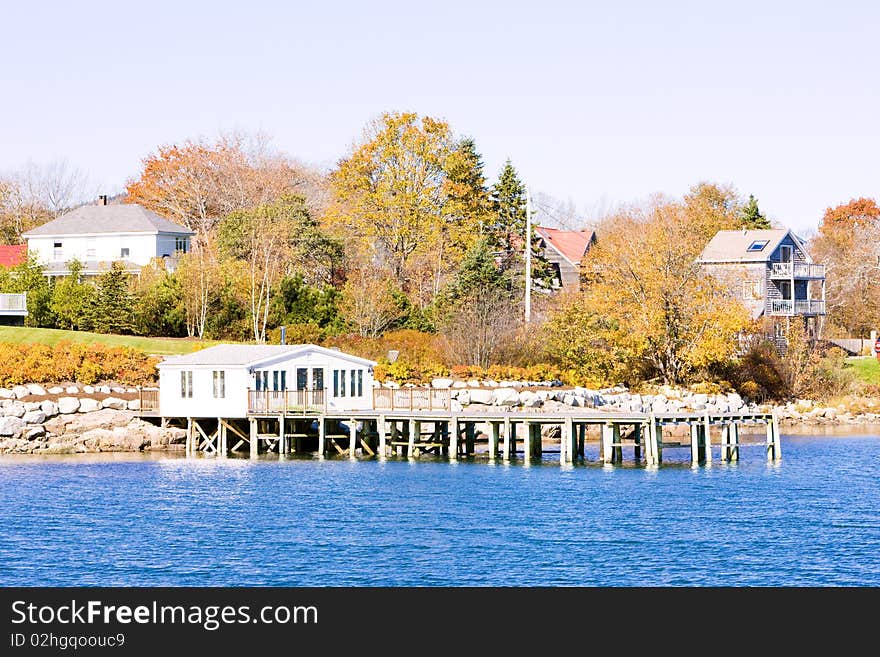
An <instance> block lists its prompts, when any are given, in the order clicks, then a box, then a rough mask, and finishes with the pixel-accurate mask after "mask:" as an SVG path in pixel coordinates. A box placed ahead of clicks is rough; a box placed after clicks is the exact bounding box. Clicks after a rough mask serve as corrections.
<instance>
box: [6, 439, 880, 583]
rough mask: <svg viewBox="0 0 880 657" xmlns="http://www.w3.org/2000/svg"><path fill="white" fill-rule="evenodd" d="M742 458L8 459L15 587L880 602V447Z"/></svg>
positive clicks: (789, 448) (819, 447)
mask: <svg viewBox="0 0 880 657" xmlns="http://www.w3.org/2000/svg"><path fill="white" fill-rule="evenodd" d="M742 451H743V456H742V460H741V461H740V462H739V463H738V464H734V465H728V464H720V463H718V460H717V459H718V454H717V450H716V455H715V458H716V461H715V463H714V465H712V466H711V467H698V468H691V467H690V466H689V465H687V464H686V463H684V459H685V458H686V456H687V453H686V451H684V450H682V451H680V452H679V454H678V455H675V454H673V452H672V451H669V452H667V453H666V454H664V457H665V458H666V459H667V463H665V464H664V465H663V466H662V467H660V468H659V469H645V468H643V467H634V466H629V467H627V466H624V467H602V466H599V465H596V464H588V465H582V466H575V467H565V468H561V467H560V466H559V464H558V462H556V461H555V459H557V458H558V456H556V455H550V454H548V455H545V457H544V461H543V462H542V463H541V464H539V465H532V466H531V467H527V466H523V465H522V464H511V465H505V464H501V463H494V464H490V463H487V462H486V461H485V460H481V461H477V462H459V463H448V462H445V461H439V460H431V459H422V460H419V461H405V460H400V461H396V460H389V461H387V462H378V461H374V460H358V461H349V460H347V459H330V460H317V459H291V460H288V461H284V462H278V460H277V458H276V459H274V460H273V459H261V460H259V461H249V460H244V459H224V460H219V459H212V458H198V459H189V460H188V459H184V458H173V457H158V458H157V457H155V456H154V457H148V456H138V455H125V456H120V455H110V456H103V455H102V456H100V457H97V458H95V457H84V456H72V457H63V458H62V457H55V458H53V459H48V458H47V459H44V458H40V457H34V456H27V457H6V458H4V459H2V460H0V584H3V585H27V586H36V585H123V586H127V585H145V586H160V585H168V586H196V585H198V586H201V585H205V586H208V585H220V586H223V585H228V586H239V585H257V586H261V585H271V586H275V585H284V586H340V585H346V586H349V585H350V586H364V585H378V586H389V585H390V586H396V585H431V586H432V585H481V586H482V585H514V586H532V585H602V586H607V585H798V586H800V585H874V586H877V585H880V559H878V554H880V472H878V466H880V438H878V437H876V436H847V437H794V436H785V437H784V438H783V454H784V459H783V461H782V462H781V463H778V464H768V463H767V461H766V460H765V459H764V452H763V449H762V448H760V447H757V448H752V449H743V450H742ZM676 458H677V459H678V460H679V462H678V463H675V462H672V463H669V462H668V461H675V459H676Z"/></svg>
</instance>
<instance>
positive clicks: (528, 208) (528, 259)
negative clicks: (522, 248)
mask: <svg viewBox="0 0 880 657" xmlns="http://www.w3.org/2000/svg"><path fill="white" fill-rule="evenodd" d="M525 306H526V324H528V323H529V322H531V321H532V197H531V195H530V194H529V188H528V187H526V303H525Z"/></svg>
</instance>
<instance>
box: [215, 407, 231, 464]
mask: <svg viewBox="0 0 880 657" xmlns="http://www.w3.org/2000/svg"><path fill="white" fill-rule="evenodd" d="M217 431H218V432H219V434H220V456H222V457H224V458H225V457H226V456H227V455H228V454H229V443H228V437H227V436H228V432H227V431H226V425H225V424H224V423H223V419H222V418H219V417H218V418H217Z"/></svg>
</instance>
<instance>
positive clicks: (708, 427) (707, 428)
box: [703, 411, 712, 465]
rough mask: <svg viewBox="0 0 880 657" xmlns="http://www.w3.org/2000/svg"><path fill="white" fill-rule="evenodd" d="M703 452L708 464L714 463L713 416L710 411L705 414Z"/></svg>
mask: <svg viewBox="0 0 880 657" xmlns="http://www.w3.org/2000/svg"><path fill="white" fill-rule="evenodd" d="M703 453H704V456H705V458H706V465H712V418H711V417H710V416H709V411H706V415H704V416H703Z"/></svg>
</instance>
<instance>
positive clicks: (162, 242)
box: [23, 196, 193, 276]
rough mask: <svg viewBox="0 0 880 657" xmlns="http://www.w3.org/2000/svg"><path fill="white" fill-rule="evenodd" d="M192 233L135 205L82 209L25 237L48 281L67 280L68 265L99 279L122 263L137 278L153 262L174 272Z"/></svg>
mask: <svg viewBox="0 0 880 657" xmlns="http://www.w3.org/2000/svg"><path fill="white" fill-rule="evenodd" d="M191 235H193V232H192V231H191V230H189V229H188V228H185V227H184V226H180V225H178V224H175V223H172V222H170V221H168V220H167V219H164V218H162V217H160V216H159V215H157V214H156V213H154V212H150V211H149V210H147V209H146V208H142V207H141V206H139V205H135V204H121V205H107V197H106V196H102V197H101V198H100V199H99V201H98V204H97V205H84V206H82V207H79V208H77V209H76V210H71V211H70V212H66V213H64V214H63V215H61V216H60V217H58V218H57V219H55V220H54V221H50V222H48V223H45V224H43V225H42V226H38V227H37V228H34V229H33V230H30V231H28V232H26V233H24V234H23V237H24V238H25V239H26V240H27V248H28V252H29V253H33V254H36V257H37V260H38V261H39V262H41V263H42V264H43V265H44V272H45V274H46V276H64V275H65V274H66V273H67V271H68V269H67V263H68V262H70V261H71V260H73V259H76V260H79V261H80V262H81V263H83V271H82V273H83V274H84V275H87V276H95V275H97V274H100V273H102V272H103V271H106V270H107V269H108V267H109V265H110V263H112V262H115V261H121V262H122V263H123V264H124V265H125V268H126V270H127V271H129V272H132V273H137V272H139V271H140V269H141V267H143V266H144V265H147V264H149V263H150V261H151V260H153V259H154V258H163V259H165V262H166V266H167V267H168V268H169V269H174V265H175V263H176V261H177V257H178V256H179V255H180V254H181V253H186V252H187V251H188V250H189V246H190V243H189V240H190V236H191Z"/></svg>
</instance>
